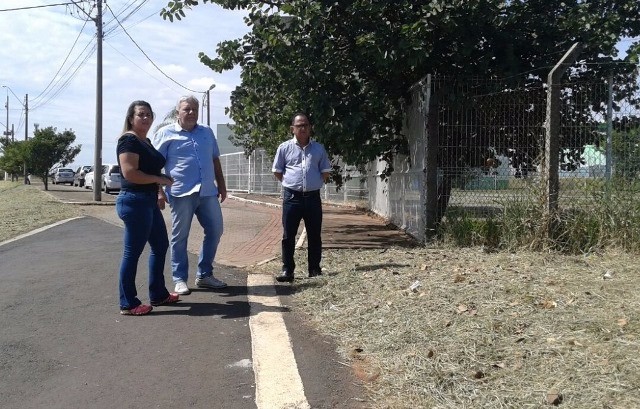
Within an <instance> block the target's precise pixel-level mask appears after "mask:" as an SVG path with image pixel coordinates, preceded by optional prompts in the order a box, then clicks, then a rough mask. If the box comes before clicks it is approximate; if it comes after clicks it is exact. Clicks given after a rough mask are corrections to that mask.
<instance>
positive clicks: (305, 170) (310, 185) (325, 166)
mask: <svg viewBox="0 0 640 409" xmlns="http://www.w3.org/2000/svg"><path fill="white" fill-rule="evenodd" d="M271 170H272V172H277V173H282V186H283V187H287V188H289V189H293V190H297V191H299V192H309V191H312V190H318V189H322V186H323V185H324V179H323V178H322V174H323V173H325V172H326V173H328V172H331V162H330V161H329V156H328V155H327V151H326V150H325V149H324V146H322V144H320V143H318V142H315V141H311V140H310V141H309V143H308V144H307V146H305V147H304V148H303V147H302V146H300V144H298V141H297V140H296V138H295V137H293V138H292V139H289V140H288V141H285V142H282V143H281V144H280V146H278V150H277V151H276V156H275V158H274V159H273V167H272V169H271Z"/></svg>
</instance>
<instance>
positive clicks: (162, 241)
mask: <svg viewBox="0 0 640 409" xmlns="http://www.w3.org/2000/svg"><path fill="white" fill-rule="evenodd" d="M156 195H157V193H156V192H136V191H130V190H123V191H121V192H120V194H118V197H117V198H116V212H117V213H118V217H120V219H122V221H123V222H124V251H123V254H122V262H121V263H120V308H121V309H129V308H135V307H137V306H138V305H140V304H141V302H140V300H139V299H138V297H137V295H138V294H137V291H136V273H137V270H138V259H139V258H140V255H141V254H142V250H144V246H145V245H146V243H147V242H149V246H150V248H151V252H150V254H149V299H150V300H151V301H162V300H164V299H166V298H167V297H168V296H169V292H168V291H167V287H165V285H164V262H165V258H166V256H167V249H168V248H169V239H168V238H167V226H166V224H165V223H164V218H163V217H162V212H160V208H159V207H158V202H157V196H156Z"/></svg>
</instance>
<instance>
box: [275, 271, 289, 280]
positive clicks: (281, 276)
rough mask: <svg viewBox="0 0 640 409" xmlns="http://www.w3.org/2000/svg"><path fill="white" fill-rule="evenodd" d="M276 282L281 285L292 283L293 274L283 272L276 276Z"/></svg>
mask: <svg viewBox="0 0 640 409" xmlns="http://www.w3.org/2000/svg"><path fill="white" fill-rule="evenodd" d="M276 281H277V282H279V283H290V282H292V281H293V273H289V272H287V271H283V272H282V273H280V274H278V275H277V276H276Z"/></svg>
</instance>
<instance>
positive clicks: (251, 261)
mask: <svg viewBox="0 0 640 409" xmlns="http://www.w3.org/2000/svg"><path fill="white" fill-rule="evenodd" d="M43 188H44V186H43ZM48 193H49V194H51V195H52V196H54V197H56V198H57V199H59V200H61V201H63V202H67V203H78V204H82V205H83V206H85V207H86V209H85V210H87V213H89V214H91V215H93V216H95V217H98V218H101V219H103V220H107V221H109V222H111V223H114V224H117V225H121V221H120V219H119V218H118V217H117V215H116V214H115V209H114V205H115V199H116V197H117V192H116V193H112V194H105V193H102V194H101V197H102V201H101V202H95V201H93V192H91V191H89V190H85V189H80V188H77V187H71V186H66V185H64V186H62V185H49V191H48ZM163 214H164V216H165V221H166V223H167V228H168V229H170V226H171V215H170V211H169V209H165V210H164V212H163ZM222 214H223V218H224V227H225V231H224V234H223V236H222V240H221V242H220V246H219V248H218V253H217V255H216V263H218V264H220V265H228V266H232V267H241V268H243V267H249V266H252V265H255V264H257V263H260V262H264V261H266V260H270V259H273V258H277V257H279V255H280V240H281V237H282V224H281V200H280V198H278V197H276V196H267V195H254V194H244V193H233V194H230V195H229V197H228V199H227V200H226V201H225V202H224V203H222ZM201 242H202V229H201V228H200V225H199V224H198V223H197V222H194V223H193V224H192V229H191V234H190V239H189V251H190V252H192V253H194V254H197V253H198V252H199V250H200V249H199V246H200V243H201ZM305 245H306V244H305ZM390 245H395V246H407V247H411V246H415V245H417V242H416V241H415V240H414V239H413V238H412V237H411V236H409V235H408V234H406V233H405V232H403V231H401V230H399V229H397V228H395V227H394V226H392V225H389V224H388V223H386V222H385V221H384V220H383V219H382V218H380V217H378V216H375V215H370V214H369V213H368V212H366V211H365V210H362V209H356V208H353V207H347V206H339V205H332V204H329V203H324V204H323V224H322V247H323V248H325V249H332V248H334V249H337V248H353V249H357V248H380V249H383V248H386V247H388V246H390Z"/></svg>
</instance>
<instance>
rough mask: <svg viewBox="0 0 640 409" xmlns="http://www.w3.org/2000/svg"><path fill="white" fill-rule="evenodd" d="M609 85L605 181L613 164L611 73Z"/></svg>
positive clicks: (609, 178) (608, 178)
mask: <svg viewBox="0 0 640 409" xmlns="http://www.w3.org/2000/svg"><path fill="white" fill-rule="evenodd" d="M607 82H608V85H609V87H608V88H609V90H608V92H609V95H608V96H607V152H606V155H607V162H606V163H605V168H604V177H605V180H606V181H607V182H610V181H611V165H612V164H613V75H612V74H609V78H607Z"/></svg>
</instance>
